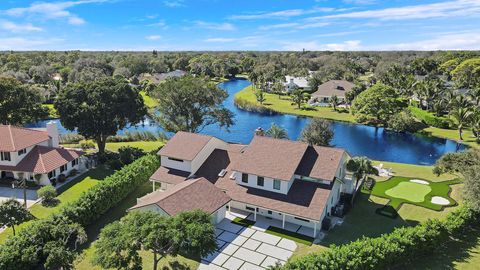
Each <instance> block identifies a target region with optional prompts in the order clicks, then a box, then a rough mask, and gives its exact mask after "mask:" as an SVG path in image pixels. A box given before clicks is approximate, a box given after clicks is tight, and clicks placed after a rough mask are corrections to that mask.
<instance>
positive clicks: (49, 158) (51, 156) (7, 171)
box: [0, 123, 84, 185]
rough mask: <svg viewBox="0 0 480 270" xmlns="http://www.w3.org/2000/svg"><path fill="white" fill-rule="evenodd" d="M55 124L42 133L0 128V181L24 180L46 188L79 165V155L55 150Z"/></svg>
mask: <svg viewBox="0 0 480 270" xmlns="http://www.w3.org/2000/svg"><path fill="white" fill-rule="evenodd" d="M58 136H59V134H58V130H57V126H56V125H55V123H48V124H47V127H46V128H45V129H29V128H23V127H15V126H11V125H0V178H6V177H13V178H15V179H27V180H29V181H34V182H36V183H37V184H39V185H48V184H50V179H52V178H54V177H58V176H59V175H60V174H64V175H66V176H68V174H69V172H70V171H71V170H72V169H76V170H79V169H81V168H80V166H81V165H82V163H83V162H82V160H81V156H82V155H83V154H84V153H83V152H81V151H76V150H70V149H64V148H60V147H59V138H58Z"/></svg>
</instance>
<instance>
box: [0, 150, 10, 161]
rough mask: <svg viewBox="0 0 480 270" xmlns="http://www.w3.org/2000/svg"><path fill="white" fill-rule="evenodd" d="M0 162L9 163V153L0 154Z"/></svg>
mask: <svg viewBox="0 0 480 270" xmlns="http://www.w3.org/2000/svg"><path fill="white" fill-rule="evenodd" d="M0 160H6V161H11V160H12V159H11V158H10V152H0Z"/></svg>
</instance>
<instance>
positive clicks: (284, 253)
mask: <svg viewBox="0 0 480 270" xmlns="http://www.w3.org/2000/svg"><path fill="white" fill-rule="evenodd" d="M257 251H258V252H260V253H263V254H266V255H268V256H271V257H274V258H277V259H280V260H281V259H285V258H290V256H292V254H293V252H292V251H290V250H286V249H283V248H279V247H276V246H272V245H269V244H265V243H262V244H261V245H260V246H259V247H258V248H257Z"/></svg>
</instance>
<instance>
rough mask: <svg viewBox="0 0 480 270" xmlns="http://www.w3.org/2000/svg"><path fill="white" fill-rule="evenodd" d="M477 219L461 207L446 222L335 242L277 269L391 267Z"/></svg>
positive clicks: (469, 210) (477, 219) (426, 249)
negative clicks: (341, 243) (346, 242)
mask: <svg viewBox="0 0 480 270" xmlns="http://www.w3.org/2000/svg"><path fill="white" fill-rule="evenodd" d="M478 221H479V212H477V211H475V210H472V209H471V208H468V207H462V208H460V209H459V210H457V211H455V212H452V213H450V214H449V215H448V216H447V218H446V219H445V220H443V221H439V220H436V219H433V220H428V221H427V222H424V223H421V224H420V225H417V226H415V227H402V228H397V229H395V230H394V231H393V232H391V233H388V234H383V235H382V236H380V237H376V238H368V237H364V238H362V239H359V240H356V241H354V242H351V243H349V244H346V245H341V246H335V245H332V246H331V248H330V249H329V250H327V251H323V252H319V253H311V254H309V255H306V256H304V257H300V258H297V259H295V260H292V261H289V262H288V263H287V264H285V265H284V266H277V267H274V269H332V270H334V269H388V268H391V267H392V266H395V265H397V264H401V263H407V262H409V261H411V260H412V259H414V258H417V257H419V256H422V255H424V254H428V253H430V252H432V251H433V250H435V249H436V248H438V246H439V245H440V244H442V243H445V242H446V241H448V239H449V238H451V237H455V236H458V235H459V234H463V233H464V231H465V230H466V229H468V228H469V227H470V226H473V225H475V224H478Z"/></svg>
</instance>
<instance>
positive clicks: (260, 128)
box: [255, 127, 265, 136]
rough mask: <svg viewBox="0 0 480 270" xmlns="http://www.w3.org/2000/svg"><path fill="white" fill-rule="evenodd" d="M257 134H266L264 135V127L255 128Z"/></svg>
mask: <svg viewBox="0 0 480 270" xmlns="http://www.w3.org/2000/svg"><path fill="white" fill-rule="evenodd" d="M255 135H256V136H264V135H265V132H264V131H263V128H262V127H258V128H257V129H255Z"/></svg>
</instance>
